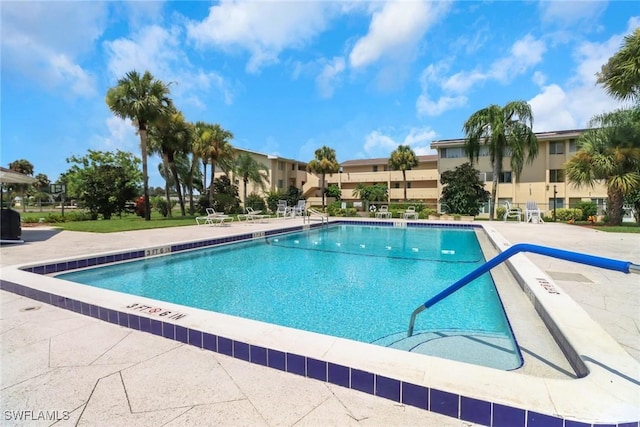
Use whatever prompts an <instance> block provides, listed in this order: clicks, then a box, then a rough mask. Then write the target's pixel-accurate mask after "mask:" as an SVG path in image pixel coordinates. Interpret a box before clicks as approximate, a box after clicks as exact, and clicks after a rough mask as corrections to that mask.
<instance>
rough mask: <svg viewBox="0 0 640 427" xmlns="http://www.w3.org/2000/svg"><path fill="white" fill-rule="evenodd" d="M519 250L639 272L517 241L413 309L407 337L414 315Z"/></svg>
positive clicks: (628, 265)
mask: <svg viewBox="0 0 640 427" xmlns="http://www.w3.org/2000/svg"><path fill="white" fill-rule="evenodd" d="M519 252H531V253H535V254H539V255H546V256H550V257H553V258H559V259H563V260H566V261H572V262H577V263H580V264H586V265H591V266H593V267H600V268H604V269H607V270H614V271H620V272H622V273H627V274H628V273H638V274H640V265H638V264H633V263H631V262H628V261H619V260H615V259H610V258H603V257H599V256H594V255H587V254H581V253H579V252H571V251H565V250H563V249H555V248H549V247H547V246H539V245H532V244H529V243H518V244H516V245H513V246H511V247H510V248H509V249H507V250H506V251H504V252H502V253H501V254H498V255H496V256H495V257H493V258H491V259H490V260H489V261H487V262H486V263H485V264H483V265H481V266H480V267H478V268H476V269H475V270H473V271H472V272H471V273H469V274H467V275H466V276H464V277H463V278H462V279H460V280H458V281H457V282H455V283H454V284H453V285H451V286H449V287H448V288H446V289H445V290H443V291H441V292H440V293H439V294H437V295H436V296H434V297H433V298H431V299H429V300H428V301H427V302H425V303H424V304H422V305H420V306H419V307H418V308H416V309H415V310H414V311H413V313H411V320H410V321H409V330H408V332H407V337H410V336H411V335H413V327H414V324H415V321H416V316H417V315H418V314H420V313H421V312H422V311H424V310H426V309H427V308H429V307H431V306H433V305H434V304H436V303H438V302H440V301H442V300H443V299H445V298H446V297H448V296H449V295H451V294H452V293H454V292H456V291H457V290H459V289H460V288H462V287H463V286H465V285H467V284H469V283H471V282H472V281H473V280H475V279H477V278H478V277H480V276H481V275H482V274H484V273H486V272H487V271H489V270H491V269H492V268H493V267H495V266H496V265H498V264H500V263H502V262H503V261H505V260H506V259H507V258H510V257H511V256H513V255H515V254H517V253H519Z"/></svg>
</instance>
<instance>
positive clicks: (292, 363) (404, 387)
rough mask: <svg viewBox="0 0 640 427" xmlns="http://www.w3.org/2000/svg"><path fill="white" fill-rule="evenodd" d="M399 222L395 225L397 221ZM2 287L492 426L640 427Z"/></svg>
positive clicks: (137, 255)
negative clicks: (578, 417)
mask: <svg viewBox="0 0 640 427" xmlns="http://www.w3.org/2000/svg"><path fill="white" fill-rule="evenodd" d="M332 224H338V225H371V226H394V223H393V222H377V221H351V220H342V221H336V222H334V223H332ZM320 226H322V225H321V224H311V225H310V226H306V227H303V226H297V227H289V228H284V229H279V230H270V231H265V232H264V233H263V234H262V235H261V236H260V237H266V236H271V235H278V234H285V233H290V232H295V231H302V230H305V229H308V228H316V227H320ZM396 226H397V225H396ZM403 226H407V227H419V228H425V227H429V228H430V227H435V228H441V227H447V228H450V227H453V228H480V227H481V226H479V225H474V224H431V223H409V224H406V225H403ZM254 238H256V236H255V235H254V234H253V233H247V234H240V235H235V236H228V237H223V238H217V239H209V240H204V241H198V242H190V243H184V244H177V245H171V252H172V253H173V252H181V251H187V250H193V249H198V248H204V247H210V246H217V245H222V244H227V243H232V242H240V241H248V240H251V239H254ZM144 257H145V251H144V250H135V251H130V252H123V253H118V254H113V255H100V256H96V257H91V258H86V259H76V260H72V261H67V262H64V261H63V262H55V263H51V264H46V265H38V266H30V267H26V268H23V270H24V271H27V272H31V273H36V274H41V275H44V274H52V273H58V272H61V271H66V270H71V269H76V268H83V267H86V266H93V265H103V264H110V263H114V262H120V261H126V260H135V259H141V258H144ZM0 289H2V290H4V291H7V292H11V293H14V294H17V295H20V296H23V297H26V298H30V299H33V300H36V301H39V302H42V303H45V304H50V305H53V306H55V307H59V308H64V309H66V310H69V311H73V312H76V313H78V314H83V315H85V316H89V317H93V318H96V319H100V320H104V321H106V322H109V323H113V324H115V325H119V326H121V327H125V328H129V329H133V330H137V331H141V332H148V333H151V334H154V335H158V336H161V337H164V338H167V339H170V340H173V341H177V342H180V343H183V344H186V345H191V346H194V347H197V348H200V349H204V350H208V351H213V352H216V353H220V354H224V355H227V356H230V357H233V358H236V359H239V360H243V361H246V362H249V363H254V364H259V365H262V366H266V367H270V368H274V369H277V370H280V371H284V372H289V373H292V374H296V375H301V376H304V377H307V378H311V379H316V380H319V381H323V382H328V383H331V384H335V385H337V386H341V387H345V388H348V389H353V390H357V391H361V392H364V393H367V394H371V395H374V396H378V397H382V398H385V399H388V400H392V401H394V402H397V403H401V404H405V405H408V406H413V407H416V408H419V409H423V410H427V411H431V412H435V413H440V414H444V415H447V416H450V417H452V418H456V419H460V420H462V421H468V422H474V423H482V424H483V425H488V426H492V427H493V426H495V427H500V426H509V427H533V426H538V425H539V426H547V425H549V426H556V425H557V426H567V427H568V426H574V425H575V426H588V427H604V426H614V427H631V426H633V427H640V422H638V421H636V422H624V423H617V424H616V423H613V424H612V423H595V424H589V423H583V422H579V421H573V420H569V419H564V418H561V417H556V416H552V415H546V414H540V413H538V412H536V411H531V410H527V409H522V408H516V407H511V406H507V405H503V404H499V403H496V402H490V401H484V400H479V399H475V398H471V397H468V396H464V395H459V394H455V393H451V392H448V391H445V390H438V389H435V388H430V387H425V386H421V385H417V384H412V383H409V382H404V381H401V380H398V379H394V378H389V377H386V376H383V375H378V374H376V373H373V372H367V371H362V370H359V369H356V368H353V367H350V366H344V365H340V364H335V363H331V362H326V361H323V360H318V359H316V358H312V357H307V356H303V355H299V354H295V353H287V352H282V351H279V350H275V349H270V348H265V347H262V346H256V345H252V344H248V343H245V342H242V341H238V340H234V339H232V338H228V337H223V336H218V335H214V334H211V333H208V332H203V331H200V330H197V329H191V328H186V327H183V326H180V325H176V324H174V323H171V322H164V321H160V320H156V319H150V318H148V317H146V316H139V315H136V314H131V313H124V312H121V311H117V310H113V309H108V308H104V307H101V306H97V305H93V304H89V303H85V302H82V301H77V300H74V299H71V298H66V297H62V296H59V295H56V294H53V293H49V292H45V291H41V290H37V289H33V288H30V287H28V286H24V285H21V284H18V283H13V282H10V281H6V280H3V279H0Z"/></svg>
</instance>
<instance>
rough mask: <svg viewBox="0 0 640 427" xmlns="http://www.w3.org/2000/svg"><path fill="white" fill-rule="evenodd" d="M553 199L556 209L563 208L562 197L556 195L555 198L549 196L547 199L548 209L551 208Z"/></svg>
mask: <svg viewBox="0 0 640 427" xmlns="http://www.w3.org/2000/svg"><path fill="white" fill-rule="evenodd" d="M554 200H555V201H556V205H555V206H556V209H562V208H564V199H562V198H559V197H557V198H555V199H554V198H553V197H551V198H550V199H549V210H553V201H554Z"/></svg>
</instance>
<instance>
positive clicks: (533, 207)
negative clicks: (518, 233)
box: [524, 200, 544, 224]
mask: <svg viewBox="0 0 640 427" xmlns="http://www.w3.org/2000/svg"><path fill="white" fill-rule="evenodd" d="M524 212H525V218H526V222H531V223H533V224H538V223H543V222H544V221H543V220H542V212H541V211H540V208H538V205H537V204H536V202H535V201H532V200H530V201H528V202H527V205H526V207H525V211H524Z"/></svg>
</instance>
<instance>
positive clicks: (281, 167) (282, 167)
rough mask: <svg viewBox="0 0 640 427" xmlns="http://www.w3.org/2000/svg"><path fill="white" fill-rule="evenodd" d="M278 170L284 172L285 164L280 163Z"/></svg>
mask: <svg viewBox="0 0 640 427" xmlns="http://www.w3.org/2000/svg"><path fill="white" fill-rule="evenodd" d="M278 170H279V171H283V170H284V162H278Z"/></svg>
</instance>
